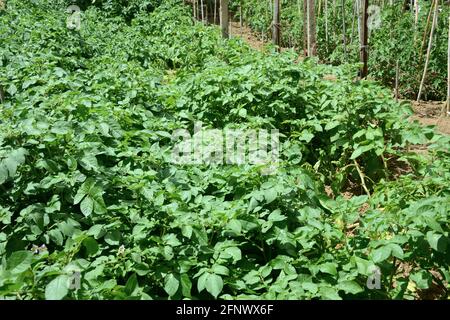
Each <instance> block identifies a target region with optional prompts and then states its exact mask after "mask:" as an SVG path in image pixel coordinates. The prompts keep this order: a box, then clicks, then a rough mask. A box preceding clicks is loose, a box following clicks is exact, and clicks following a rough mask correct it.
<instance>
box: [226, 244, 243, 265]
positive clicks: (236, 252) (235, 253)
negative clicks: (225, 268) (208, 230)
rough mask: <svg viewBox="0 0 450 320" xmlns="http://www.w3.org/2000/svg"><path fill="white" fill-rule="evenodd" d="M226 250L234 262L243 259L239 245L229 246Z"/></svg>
mask: <svg viewBox="0 0 450 320" xmlns="http://www.w3.org/2000/svg"><path fill="white" fill-rule="evenodd" d="M224 252H225V254H226V255H229V256H230V257H231V258H232V259H233V262H237V261H239V260H241V259H242V252H241V249H239V248H238V247H228V248H226V249H225V251H224Z"/></svg>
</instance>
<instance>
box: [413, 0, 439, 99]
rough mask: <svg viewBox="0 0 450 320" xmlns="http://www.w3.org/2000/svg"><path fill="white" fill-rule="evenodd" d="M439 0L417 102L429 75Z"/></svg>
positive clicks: (436, 3)
mask: <svg viewBox="0 0 450 320" xmlns="http://www.w3.org/2000/svg"><path fill="white" fill-rule="evenodd" d="M438 1H439V0H435V1H434V2H435V4H434V14H433V23H432V24H431V31H430V40H429V41H428V49H427V57H426V59H425V67H424V68H423V75H422V81H421V82H420V87H419V94H418V95H417V102H419V101H420V97H421V95H422V90H423V86H424V84H425V78H426V76H427V71H428V64H429V62H430V55H431V47H432V46H433V36H434V29H435V28H436V24H437V17H438V12H439V10H438V9H439V2H438Z"/></svg>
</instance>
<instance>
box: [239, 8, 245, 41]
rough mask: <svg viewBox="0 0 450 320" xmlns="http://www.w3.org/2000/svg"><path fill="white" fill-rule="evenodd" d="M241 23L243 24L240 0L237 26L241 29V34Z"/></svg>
mask: <svg viewBox="0 0 450 320" xmlns="http://www.w3.org/2000/svg"><path fill="white" fill-rule="evenodd" d="M243 25H244V19H243V17H242V0H241V1H240V5H239V28H240V29H241V35H242V27H243Z"/></svg>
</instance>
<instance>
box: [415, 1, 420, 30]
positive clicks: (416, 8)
mask: <svg viewBox="0 0 450 320" xmlns="http://www.w3.org/2000/svg"><path fill="white" fill-rule="evenodd" d="M414 10H415V17H414V25H415V26H416V28H417V23H419V0H414Z"/></svg>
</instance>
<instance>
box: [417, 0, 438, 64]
mask: <svg viewBox="0 0 450 320" xmlns="http://www.w3.org/2000/svg"><path fill="white" fill-rule="evenodd" d="M434 4H435V1H432V2H431V7H430V12H428V17H427V23H426V25H425V32H424V33H423V39H422V47H421V50H420V60H419V61H420V62H422V56H423V54H422V52H423V49H424V48H425V43H426V41H427V35H428V28H429V27H430V21H431V14H432V13H433V6H434Z"/></svg>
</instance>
